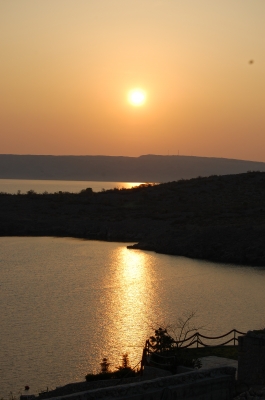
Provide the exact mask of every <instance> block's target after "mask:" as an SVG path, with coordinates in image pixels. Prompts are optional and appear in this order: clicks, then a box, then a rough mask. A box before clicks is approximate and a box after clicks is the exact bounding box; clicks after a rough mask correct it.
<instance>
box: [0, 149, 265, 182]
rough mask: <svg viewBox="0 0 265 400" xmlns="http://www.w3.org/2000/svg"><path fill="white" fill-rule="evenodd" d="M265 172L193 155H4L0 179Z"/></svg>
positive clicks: (139, 178)
mask: <svg viewBox="0 0 265 400" xmlns="http://www.w3.org/2000/svg"><path fill="white" fill-rule="evenodd" d="M247 171H263V172H264V171H265V163H262V162H254V161H243V160H234V159H228V158H210V157H209V158H208V157H193V156H160V155H143V156H140V157H121V156H49V155H13V154H0V179H51V180H79V181H83V180H84V181H120V182H122V181H126V182H170V181H177V180H179V179H189V178H196V177H198V176H202V177H203V176H204V177H205V176H210V175H229V174H239V173H243V172H247Z"/></svg>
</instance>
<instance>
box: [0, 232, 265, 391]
mask: <svg viewBox="0 0 265 400" xmlns="http://www.w3.org/2000/svg"><path fill="white" fill-rule="evenodd" d="M264 284H265V268H252V267H246V266H234V265H224V264H218V263H211V262H206V261H198V260H191V259H188V258H184V257H177V256H169V255H162V254H156V253H152V252H145V251H140V250H128V249H127V247H126V244H124V243H109V242H99V241H85V240H78V239H70V238H65V239H64V238H52V237H51V238H48V237H38V238H29V237H23V238H18V237H2V238H0V315H1V336H0V376H1V385H0V398H1V397H4V398H7V397H8V393H9V392H11V391H12V393H13V395H15V396H18V395H19V393H24V386H25V385H29V386H30V392H31V393H35V394H36V393H38V392H40V391H42V390H46V388H47V387H48V388H49V389H52V388H55V387H56V386H60V385H63V384H66V383H69V382H75V381H81V380H84V378H85V375H86V374H87V373H91V372H98V371H99V369H100V366H99V363H100V362H101V360H102V358H103V357H107V358H108V360H109V362H110V363H111V368H112V369H115V367H117V366H118V365H120V362H121V357H122V355H123V354H124V353H126V352H127V353H128V355H129V359H130V361H131V365H132V366H134V365H136V364H137V363H138V362H139V361H140V359H141V354H142V348H143V346H144V343H145V340H146V339H147V338H148V337H149V336H150V334H152V333H153V329H154V328H158V327H159V326H161V325H168V324H173V325H174V323H175V322H176V321H177V319H178V318H179V317H182V316H184V315H185V314H187V313H189V312H191V311H196V312H197V313H196V318H195V320H194V324H195V325H197V326H204V330H203V331H202V332H204V333H207V335H209V336H212V335H220V334H223V333H226V332H227V331H229V330H231V329H233V328H237V329H238V330H240V331H243V332H244V331H247V330H250V329H260V328H264V326H265V312H264V302H265V292H264Z"/></svg>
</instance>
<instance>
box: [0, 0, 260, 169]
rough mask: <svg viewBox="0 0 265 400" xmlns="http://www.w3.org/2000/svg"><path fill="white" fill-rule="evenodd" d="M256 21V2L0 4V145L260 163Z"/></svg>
mask: <svg viewBox="0 0 265 400" xmlns="http://www.w3.org/2000/svg"><path fill="white" fill-rule="evenodd" d="M264 21H265V1H264V0H222V1H221V0H214V1H213V0H200V1H198V0H182V1H180V0H23V1H22V0H0V51H1V62H0V143H1V146H0V153H2V154H3V153H14V154H58V155H59V154H73V155H79V154H80V155H81V154H82V155H83V154H88V155H96V154H104V155H125V156H139V155H141V154H150V153H152V154H178V152H179V154H181V155H197V156H209V157H228V158H238V159H246V160H258V161H265V152H264V148H265V24H264ZM250 60H254V63H252V64H250V63H249V61H250ZM134 87H140V88H142V89H143V90H144V91H146V93H147V99H146V103H145V104H144V105H143V106H141V107H133V106H132V105H131V104H130V103H129V102H128V99H127V96H128V92H129V91H130V90H131V89H132V88H134Z"/></svg>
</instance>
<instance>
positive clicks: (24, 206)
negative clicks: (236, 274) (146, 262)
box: [0, 172, 265, 266]
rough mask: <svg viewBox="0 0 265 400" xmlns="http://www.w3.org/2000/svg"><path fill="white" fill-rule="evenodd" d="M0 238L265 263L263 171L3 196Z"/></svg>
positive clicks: (240, 262)
mask: <svg viewBox="0 0 265 400" xmlns="http://www.w3.org/2000/svg"><path fill="white" fill-rule="evenodd" d="M0 236H60V237H66V236H71V237H77V238H86V239H98V240H106V241H124V242H138V243H137V245H135V246H133V247H136V248H139V249H144V250H152V251H156V252H160V253H165V254H174V255H181V256H187V257H192V258H199V259H207V260H213V261H219V262H226V263H237V264H246V265H260V266H265V245H264V244H265V173H264V172H249V173H245V174H238V175H224V176H210V177H206V178H194V179H190V180H180V181H177V182H170V183H163V184H159V185H142V186H140V187H135V188H132V189H120V190H119V189H113V190H107V191H102V192H99V193H94V192H93V191H92V189H89V188H88V189H86V190H83V191H82V192H80V193H63V192H58V193H53V194H48V193H43V194H36V193H34V192H33V191H29V192H28V193H27V194H16V195H12V194H4V193H0Z"/></svg>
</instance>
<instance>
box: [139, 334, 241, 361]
mask: <svg viewBox="0 0 265 400" xmlns="http://www.w3.org/2000/svg"><path fill="white" fill-rule="evenodd" d="M245 334H246V333H244V332H240V331H238V330H237V329H232V330H231V331H230V332H227V333H225V334H224V335H220V336H206V335H202V334H201V333H199V332H195V333H194V334H193V335H191V336H189V337H187V338H185V339H183V340H179V341H177V340H171V341H170V345H168V346H166V348H165V349H164V350H174V349H178V348H181V349H185V348H188V347H197V348H198V347H219V346H226V345H229V344H231V343H232V345H234V346H236V345H237V344H238V335H245ZM224 338H228V340H225V341H224V342H222V343H217V344H212V343H210V342H212V341H217V340H219V341H220V339H224ZM202 339H203V340H207V341H208V343H205V342H204V341H203V340H202ZM162 351H163V348H162V349H161V350H160V352H162ZM152 353H156V355H158V354H157V345H153V344H152V343H151V342H150V340H149V339H148V340H146V342H145V347H144V349H143V356H142V366H143V364H144V363H145V360H146V359H147V357H148V356H150V355H151V354H152ZM142 366H141V367H142Z"/></svg>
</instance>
